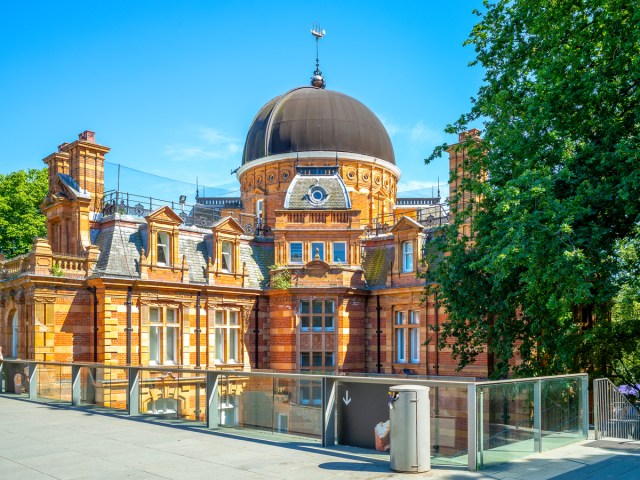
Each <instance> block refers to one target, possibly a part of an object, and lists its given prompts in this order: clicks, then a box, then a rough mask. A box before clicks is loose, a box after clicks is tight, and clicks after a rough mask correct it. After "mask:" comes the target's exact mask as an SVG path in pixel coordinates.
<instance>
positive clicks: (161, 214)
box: [144, 206, 183, 226]
mask: <svg viewBox="0 0 640 480" xmlns="http://www.w3.org/2000/svg"><path fill="white" fill-rule="evenodd" d="M144 218H145V220H146V221H147V223H159V224H161V225H174V226H177V225H180V224H182V223H183V220H182V217H180V215H178V214H177V213H176V212H174V211H173V210H172V209H171V207H167V206H164V207H162V208H159V209H157V210H154V211H153V212H151V213H150V214H149V215H147V216H146V217H144Z"/></svg>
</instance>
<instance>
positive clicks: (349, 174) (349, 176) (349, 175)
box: [347, 172, 356, 180]
mask: <svg viewBox="0 0 640 480" xmlns="http://www.w3.org/2000/svg"><path fill="white" fill-rule="evenodd" d="M355 176H356V174H355V173H354V172H349V173H347V178H349V179H350V180H353V178H354V177H355Z"/></svg>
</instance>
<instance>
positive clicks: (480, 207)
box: [426, 0, 640, 377]
mask: <svg viewBox="0 0 640 480" xmlns="http://www.w3.org/2000/svg"><path fill="white" fill-rule="evenodd" d="M476 13H477V14H478V16H479V22H478V23H477V25H476V26H475V27H474V28H473V30H472V32H471V34H470V38H469V40H468V41H467V43H468V44H470V45H473V46H474V47H475V51H476V60H475V62H474V64H477V65H481V66H482V67H483V68H484V71H485V78H484V82H483V85H482V86H481V88H480V90H479V92H478V94H477V98H475V99H474V100H473V106H472V108H471V111H470V112H468V113H466V114H463V115H462V116H461V117H460V118H459V119H458V120H457V121H456V122H455V123H454V124H453V125H450V126H449V127H448V128H447V131H448V132H449V133H457V132H463V131H465V130H467V129H468V128H469V125H470V124H473V123H474V122H482V124H483V133H482V139H481V140H479V141H478V142H474V141H473V140H472V139H468V140H467V141H465V142H463V143H461V144H460V145H459V147H461V148H465V149H466V150H467V154H466V155H465V163H466V164H465V168H466V171H467V172H471V173H473V174H475V175H470V176H468V177H465V178H464V180H463V182H462V185H461V188H460V189H459V190H458V192H457V195H458V198H453V199H452V205H453V207H452V210H453V211H454V213H455V214H456V221H455V223H454V224H452V225H450V226H448V227H446V228H445V229H444V232H443V235H441V236H440V237H439V238H438V239H437V240H436V241H435V242H433V243H432V244H431V248H432V252H433V253H434V254H438V255H442V254H443V252H444V254H445V257H444V258H443V259H442V261H441V262H440V263H439V266H438V268H437V269H435V270H434V271H432V272H430V273H429V275H430V279H429V280H430V281H432V282H433V284H434V285H437V288H438V289H439V298H440V299H442V300H443V302H444V305H445V306H446V308H447V310H448V322H447V323H446V324H445V326H444V333H445V334H447V335H450V336H451V337H453V338H454V339H455V345H454V347H453V349H454V354H455V355H457V357H458V359H459V362H460V366H464V365H466V364H468V363H471V362H473V361H474V360H475V358H476V356H477V354H478V353H479V352H481V351H482V350H484V348H485V345H488V348H489V351H490V353H492V354H493V355H494V357H495V371H494V376H497V377H500V376H504V375H506V374H507V373H508V372H509V371H510V369H511V368H513V370H514V371H515V373H516V374H522V375H532V374H552V373H561V372H570V371H576V370H582V369H603V368H605V367H606V366H607V361H608V360H607V359H608V357H609V356H610V355H611V353H612V351H613V350H615V349H616V344H615V339H616V338H618V337H620V336H621V335H628V334H631V333H632V331H635V329H636V327H635V326H634V324H633V323H629V322H622V323H620V322H618V323H616V324H615V328H614V323H612V322H610V321H609V320H610V319H611V311H612V306H613V305H614V303H616V302H617V301H618V300H617V299H619V297H618V295H619V293H620V288H621V285H620V279H621V278H622V276H623V274H624V271H625V269H627V270H628V269H629V265H626V266H625V265H623V264H622V263H621V262H620V261H619V253H620V247H621V246H623V245H624V244H625V242H636V241H637V239H638V237H639V235H638V230H637V228H636V226H637V225H638V222H639V220H640V202H639V201H638V198H640V135H639V134H640V92H639V89H640V29H639V28H638V25H640V4H639V3H638V2H631V1H623V0H566V1H554V0H515V1H514V0H508V1H507V0H501V1H498V2H496V3H489V2H488V1H485V9H484V12H483V13H479V12H476ZM447 148H450V147H448V146H447V145H442V146H440V147H438V148H437V149H436V150H435V151H434V152H433V154H432V155H431V157H429V158H428V159H427V160H426V161H427V162H429V161H431V160H433V159H434V158H438V157H439V156H440V155H441V154H442V153H444V151H445V150H446V149H447ZM451 148H456V147H451ZM452 175H454V176H455V172H452ZM463 193H467V194H471V195H472V196H473V197H474V198H478V199H481V200H480V201H478V202H477V203H475V204H474V203H473V202H471V203H469V204H467V206H466V207H465V208H464V209H458V211H456V208H455V205H456V202H457V200H458V199H459V196H460V195H462V194H463ZM469 216H472V235H473V239H472V241H470V240H471V239H469V238H466V237H463V236H461V235H459V233H458V227H459V226H460V225H461V223H462V222H464V221H465V219H466V218H468V217H469ZM634 268H637V265H635V266H634ZM431 288H434V287H431ZM636 313H637V312H636ZM634 315H635V314H634ZM622 325H624V328H622ZM618 327H621V328H618ZM629 329H631V331H628V330H629ZM636 338H638V337H637V336H636ZM636 342H637V340H636ZM638 346H640V345H638V344H637V343H636V348H637V347H638ZM629 348H632V346H631V347H629ZM514 352H517V353H518V354H519V356H520V358H521V361H522V363H521V364H520V365H519V366H517V367H513V366H511V367H510V365H509V359H511V357H512V355H513V353H514Z"/></svg>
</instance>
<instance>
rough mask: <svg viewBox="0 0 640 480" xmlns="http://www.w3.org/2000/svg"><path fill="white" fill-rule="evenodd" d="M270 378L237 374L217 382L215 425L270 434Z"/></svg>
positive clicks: (271, 425)
mask: <svg viewBox="0 0 640 480" xmlns="http://www.w3.org/2000/svg"><path fill="white" fill-rule="evenodd" d="M273 383H274V380H273V378H270V377H253V376H244V375H237V374H230V375H222V376H221V377H220V378H219V381H218V423H219V425H220V426H222V427H234V428H247V429H255V430H263V431H269V432H272V431H273Z"/></svg>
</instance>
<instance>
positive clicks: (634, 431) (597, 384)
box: [593, 378, 640, 440]
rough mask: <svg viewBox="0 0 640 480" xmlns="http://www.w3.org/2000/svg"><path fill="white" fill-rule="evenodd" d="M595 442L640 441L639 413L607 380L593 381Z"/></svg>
mask: <svg viewBox="0 0 640 480" xmlns="http://www.w3.org/2000/svg"><path fill="white" fill-rule="evenodd" d="M593 412H594V426H595V434H596V440H600V439H601V438H616V439H625V440H640V411H639V410H638V407H637V406H635V405H634V404H633V403H631V402H630V401H629V400H628V399H627V398H626V397H625V396H624V395H623V394H622V393H621V392H620V390H618V387H616V386H615V384H614V383H613V382H612V381H611V380H609V379H608V378H598V379H596V380H594V381H593Z"/></svg>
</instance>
